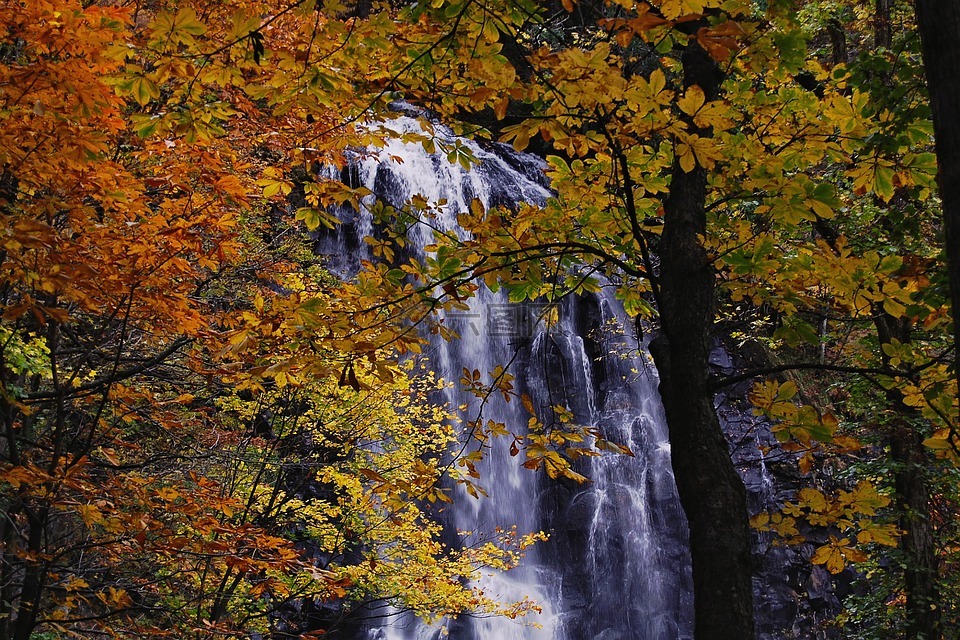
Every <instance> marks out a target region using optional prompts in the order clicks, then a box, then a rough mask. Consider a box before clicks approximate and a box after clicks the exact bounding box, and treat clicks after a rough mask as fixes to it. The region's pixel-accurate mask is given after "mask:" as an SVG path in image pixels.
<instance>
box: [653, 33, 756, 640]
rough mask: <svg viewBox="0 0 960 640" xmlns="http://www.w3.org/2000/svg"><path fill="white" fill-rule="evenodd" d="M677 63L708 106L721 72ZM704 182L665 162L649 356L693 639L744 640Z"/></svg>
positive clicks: (748, 620)
mask: <svg viewBox="0 0 960 640" xmlns="http://www.w3.org/2000/svg"><path fill="white" fill-rule="evenodd" d="M697 26H699V25H698V24H694V25H693V28H696V27H697ZM683 65H684V84H685V85H686V86H692V85H699V86H700V88H701V89H703V91H704V93H705V94H706V98H707V100H712V99H714V98H715V97H716V95H717V91H718V89H719V86H720V82H721V80H722V74H721V72H720V71H719V69H718V68H717V66H716V64H715V63H714V61H713V60H712V59H711V58H710V57H709V56H708V55H707V54H706V52H704V51H703V49H701V48H700V47H699V45H697V44H690V45H688V47H687V49H686V50H685V52H684V54H683ZM689 124H690V126H691V127H692V126H693V125H692V123H689ZM698 133H699V135H701V136H703V135H710V132H709V131H698ZM706 184H707V174H706V171H705V170H704V169H703V168H702V167H699V166H698V167H696V168H695V169H694V170H693V171H691V172H689V173H687V172H684V171H683V169H682V168H681V167H680V166H679V164H678V163H677V162H674V167H673V177H672V182H671V185H670V195H669V197H668V199H667V201H666V203H665V205H664V227H663V235H662V238H661V243H660V247H659V256H660V286H661V291H660V305H661V308H660V317H661V322H662V326H663V335H662V336H661V337H660V338H658V339H657V340H656V341H655V344H654V345H651V350H652V351H653V355H654V358H655V359H656V363H657V367H658V369H659V371H660V394H661V396H662V398H663V404H664V408H665V410H666V417H667V424H668V426H669V430H670V443H671V450H672V455H673V470H674V475H675V477H676V481H677V488H678V490H679V494H680V501H681V503H682V505H683V509H684V511H685V513H686V516H687V522H688V524H689V527H690V554H691V560H692V565H693V590H694V614H695V631H694V636H695V638H696V640H750V639H752V638H753V637H754V621H753V591H752V586H751V555H750V532H749V527H748V523H747V501H746V491H745V489H744V486H743V482H742V480H741V479H740V476H739V475H738V474H737V471H736V469H735V468H734V466H733V463H732V461H731V459H730V452H729V448H728V445H727V441H726V438H725V437H724V434H723V430H722V429H721V427H720V421H719V419H718V418H717V413H716V410H715V409H714V406H713V393H712V392H711V389H710V386H709V384H708V372H709V369H708V365H709V361H708V358H709V355H710V338H711V329H712V326H713V321H714V288H715V283H716V274H715V273H714V270H713V266H712V264H711V262H710V260H709V259H708V257H707V255H706V252H705V251H704V249H703V247H702V246H701V244H700V241H699V237H698V236H700V235H701V234H703V233H704V232H705V230H706V214H705V208H704V207H705V199H706Z"/></svg>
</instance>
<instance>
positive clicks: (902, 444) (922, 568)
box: [874, 310, 941, 640]
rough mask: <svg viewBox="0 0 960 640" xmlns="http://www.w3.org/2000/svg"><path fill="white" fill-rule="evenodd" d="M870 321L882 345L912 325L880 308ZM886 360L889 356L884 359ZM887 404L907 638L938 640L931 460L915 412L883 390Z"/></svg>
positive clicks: (903, 339) (903, 336)
mask: <svg viewBox="0 0 960 640" xmlns="http://www.w3.org/2000/svg"><path fill="white" fill-rule="evenodd" d="M874 323H875V325H876V328H877V337H878V338H879V340H880V344H881V345H885V344H890V342H891V341H892V340H893V339H896V340H897V341H899V342H900V343H901V344H906V343H907V342H909V341H910V324H909V322H907V321H906V319H899V318H894V317H893V316H891V315H889V314H887V313H883V312H882V311H880V310H878V312H877V314H876V316H875V320H874ZM884 359H885V360H887V359H888V358H887V357H886V356H884ZM887 400H888V401H889V403H890V407H891V410H892V412H893V420H892V423H891V424H890V425H889V429H890V433H889V443H890V457H891V458H892V459H893V460H894V462H896V463H897V470H896V472H895V474H894V488H895V489H896V493H897V508H898V510H899V511H900V529H901V530H902V531H903V536H902V538H901V540H900V542H901V548H902V549H903V552H904V553H905V554H906V556H907V562H906V566H904V568H903V583H904V584H903V590H904V595H905V596H906V605H905V609H906V617H907V629H906V632H907V637H908V638H916V639H918V640H919V639H922V640H939V638H940V637H941V635H940V607H939V602H940V593H939V589H938V588H937V576H938V575H939V566H938V563H937V553H936V546H935V544H934V531H933V525H932V523H931V521H930V489H929V486H928V484H927V479H926V473H925V470H926V469H927V468H928V467H929V462H930V461H929V456H928V455H927V452H926V449H925V448H924V446H923V436H922V435H921V433H920V431H919V429H917V427H916V424H915V420H918V419H920V417H919V416H917V415H916V413H917V412H916V410H915V409H912V408H910V407H908V406H907V405H905V404H904V403H903V396H902V395H901V394H900V392H899V391H898V390H897V389H891V390H889V391H887Z"/></svg>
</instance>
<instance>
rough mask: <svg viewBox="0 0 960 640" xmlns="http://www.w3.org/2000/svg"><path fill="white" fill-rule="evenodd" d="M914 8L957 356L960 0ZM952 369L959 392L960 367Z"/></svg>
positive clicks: (925, 1)
mask: <svg viewBox="0 0 960 640" xmlns="http://www.w3.org/2000/svg"><path fill="white" fill-rule="evenodd" d="M915 7H916V11H917V27H918V29H919V31H920V42H921V45H922V50H923V67H924V71H925V73H926V76H927V89H928V90H929V92H930V107H931V108H932V110H933V133H934V137H935V138H936V151H937V165H938V167H939V173H938V176H937V180H938V182H939V184H940V200H941V201H942V203H943V223H944V230H945V233H946V253H947V270H948V273H949V276H950V306H951V309H952V312H953V318H954V322H953V346H954V358H956V357H957V354H960V322H958V321H957V318H960V40H958V34H960V2H956V1H955V0H951V1H949V2H944V0H916V3H915ZM954 373H955V377H956V378H957V381H958V395H960V368H955V369H954Z"/></svg>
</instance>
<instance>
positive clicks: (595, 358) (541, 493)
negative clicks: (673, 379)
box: [318, 116, 692, 640]
mask: <svg viewBox="0 0 960 640" xmlns="http://www.w3.org/2000/svg"><path fill="white" fill-rule="evenodd" d="M384 126H389V127H390V128H391V129H393V130H396V131H400V132H419V131H421V127H420V124H419V122H418V121H417V120H416V119H414V118H411V117H407V116H402V117H399V118H397V119H395V120H391V121H390V122H389V124H388V125H384ZM436 135H437V137H438V138H439V139H440V141H441V142H443V143H446V144H447V145H451V144H455V143H456V140H455V139H454V137H453V135H452V133H451V132H450V131H449V130H447V129H444V128H443V127H441V126H439V125H437V127H436ZM460 144H462V145H464V146H466V147H467V148H469V149H470V151H471V152H472V153H473V155H474V156H475V157H476V158H477V160H478V161H479V164H478V165H476V166H474V167H473V168H472V169H471V170H469V171H468V170H465V169H464V168H463V167H461V166H459V165H457V164H452V163H450V162H449V161H448V160H447V158H446V157H445V155H443V154H436V153H434V154H430V153H426V152H425V151H424V149H423V147H422V145H420V144H416V143H403V142H401V141H399V140H394V141H391V142H389V143H388V144H387V145H386V146H385V147H384V148H383V149H381V150H379V151H377V152H375V153H371V154H369V155H365V156H364V157H361V158H358V160H357V162H356V164H355V166H354V167H353V168H352V169H351V171H352V172H353V175H352V176H351V180H352V181H355V182H356V183H358V184H362V185H364V186H366V187H367V188H369V189H370V190H371V191H373V192H374V193H375V194H376V196H377V197H379V198H381V199H382V200H384V201H386V202H387V203H389V204H391V205H393V206H397V207H399V206H401V205H402V204H403V203H405V202H407V201H408V200H409V199H410V198H411V197H412V196H414V195H420V196H423V197H425V198H426V199H427V200H428V201H430V202H431V203H439V202H443V201H445V202H446V204H445V205H444V206H442V207H441V208H440V214H439V215H438V217H437V219H436V221H435V222H436V224H437V226H438V227H439V228H440V229H442V230H444V231H449V232H453V233H458V234H461V237H462V234H463V233H464V232H463V230H461V229H459V228H458V227H457V223H456V216H457V214H458V213H461V212H463V211H465V210H466V209H467V207H468V205H469V203H470V201H471V200H472V199H473V198H478V199H480V200H481V201H482V202H483V204H484V206H485V207H491V206H497V205H511V204H516V203H518V202H521V201H525V202H532V203H542V202H544V201H545V199H546V198H548V197H549V195H550V194H549V192H548V191H547V190H546V188H545V186H544V183H543V178H542V175H543V166H544V165H543V162H542V161H541V160H539V159H537V158H535V157H533V156H529V155H525V154H518V153H515V152H514V151H513V150H512V149H510V148H509V147H505V146H501V145H490V146H485V147H481V146H479V145H478V144H476V143H474V142H471V141H466V140H461V141H460ZM355 215H356V217H355V219H354V220H352V221H351V222H350V223H349V224H344V225H341V227H340V229H339V230H338V231H337V232H336V234H331V235H330V236H327V237H325V238H321V239H320V240H318V250H319V251H320V252H322V253H326V254H328V255H330V256H351V255H353V256H355V255H356V252H357V251H358V250H359V247H361V246H362V242H361V239H362V237H363V236H364V235H366V234H370V233H372V232H373V229H372V223H371V218H370V214H369V212H367V211H363V210H362V211H360V212H357V213H356V214H355ZM410 242H411V244H413V245H414V246H415V250H416V251H420V252H422V251H423V247H424V246H425V245H427V244H429V242H430V236H429V234H428V233H427V232H425V231H424V230H422V229H421V230H418V231H416V232H414V233H413V234H412V235H411V237H410ZM350 260H355V258H349V257H345V258H342V263H341V264H340V265H339V268H340V269H342V270H343V271H344V272H349V271H350V270H351V268H352V265H350V264H349V262H350ZM335 266H337V265H335ZM469 306H470V308H469V311H462V312H458V314H456V315H455V316H453V315H452V316H449V317H448V318H446V319H445V321H446V322H447V323H448V324H450V325H451V326H454V328H456V329H457V330H458V331H459V333H460V335H461V338H460V339H459V340H455V341H450V342H445V341H442V340H439V339H438V340H437V341H436V342H434V343H433V344H432V345H431V347H432V348H431V349H430V353H429V356H430V358H431V361H432V363H433V367H434V368H435V370H436V372H437V373H438V374H439V375H441V376H443V377H444V378H445V379H447V380H452V381H456V380H458V379H459V377H460V375H461V371H462V369H463V368H467V369H470V370H473V369H479V370H480V371H481V372H487V371H491V370H493V368H494V367H495V366H496V365H498V364H499V365H504V364H506V363H508V362H512V363H513V365H512V372H513V374H514V375H516V377H517V383H518V387H519V390H520V391H523V392H526V393H527V394H529V395H530V397H531V398H532V399H533V402H534V404H535V406H538V407H541V408H543V407H547V406H550V405H557V404H560V405H564V406H566V407H568V408H569V409H570V410H571V411H572V412H573V413H574V415H575V416H576V419H577V420H578V421H579V422H581V423H584V424H592V425H596V426H598V427H599V428H600V429H601V430H602V431H603V433H604V435H605V436H606V437H607V439H609V440H611V441H613V442H617V443H620V444H623V445H626V446H627V447H629V448H630V449H631V450H632V451H633V452H634V453H635V456H633V457H630V456H625V455H614V454H606V455H603V456H601V457H598V458H590V459H588V460H586V461H584V462H583V463H582V466H581V467H578V471H579V472H581V473H583V474H584V475H586V476H588V477H589V478H590V479H591V481H592V482H591V483H589V484H586V485H583V486H574V485H573V484H572V483H570V482H566V481H555V480H548V479H546V478H544V477H543V475H542V472H541V473H536V472H533V471H530V470H528V469H524V468H522V467H521V464H520V463H521V462H522V459H523V456H522V455H521V456H517V457H512V456H510V455H509V451H508V450H507V447H508V443H507V442H506V441H504V442H498V443H496V444H495V445H494V446H493V448H492V450H491V452H490V454H489V455H488V457H487V459H486V460H485V461H484V463H483V467H482V469H481V473H482V475H483V485H484V486H485V487H486V488H487V490H488V491H489V493H490V496H489V497H488V498H482V499H479V500H478V499H474V498H471V497H468V496H467V495H466V494H464V495H460V496H457V499H456V500H455V504H454V505H453V507H452V508H451V509H450V510H448V512H447V513H448V514H449V518H450V519H451V520H450V522H449V523H448V524H449V525H450V527H451V529H457V530H468V531H474V532H479V533H481V534H482V533H483V532H484V531H490V530H492V529H493V528H494V527H496V526H498V525H499V526H509V525H516V526H517V528H518V530H519V531H520V532H521V533H526V532H533V531H537V530H544V531H547V532H548V533H549V534H550V539H549V541H547V542H544V543H541V544H539V545H536V546H535V547H534V549H533V550H532V551H530V552H529V553H528V555H527V556H526V558H525V560H524V563H523V565H522V566H521V567H519V568H518V569H515V570H513V571H510V572H508V573H505V574H495V575H487V576H485V577H484V578H483V585H482V586H483V588H484V589H485V590H486V591H487V593H489V594H491V595H495V596H499V597H501V598H503V599H505V600H511V599H518V598H520V597H522V596H530V597H531V598H533V599H535V600H537V601H538V602H539V603H540V604H541V606H542V608H543V612H542V614H539V615H535V616H528V617H527V620H526V622H525V623H523V622H518V621H513V620H509V619H506V618H479V619H475V618H470V617H461V618H458V619H456V620H448V621H445V622H443V623H442V624H440V625H435V626H427V625H424V624H422V623H419V622H418V621H416V620H414V619H410V618H409V617H405V616H398V617H395V618H392V619H391V620H389V621H388V622H381V623H378V624H379V626H375V627H371V628H368V629H367V631H366V632H365V633H366V636H365V639H366V640H428V639H430V640H433V639H435V638H439V637H442V636H443V635H448V636H449V637H450V638H453V639H454V640H683V639H686V638H690V637H691V629H692V603H691V595H690V593H691V585H690V577H689V576H690V571H689V558H688V554H687V550H686V542H685V538H686V524H685V522H684V520H683V516H682V511H681V509H680V505H679V502H678V499H677V495H676V489H675V487H674V482H673V475H672V470H671V466H670V446H669V443H668V441H667V433H666V426H665V424H664V418H663V411H662V408H661V406H660V403H659V396H658V394H657V373H656V370H655V369H654V367H653V365H652V362H651V360H650V358H649V356H648V355H647V354H646V353H645V352H644V351H643V349H642V345H638V342H637V337H636V335H635V334H634V329H633V327H634V323H633V320H632V319H629V318H627V317H626V315H625V313H624V312H623V309H622V307H621V305H620V304H619V302H618V301H616V300H615V298H614V296H613V292H612V290H609V291H608V290H607V289H604V290H603V291H602V292H601V293H599V294H595V295H589V296H582V297H571V298H569V299H567V300H565V301H564V302H563V303H562V304H561V305H560V308H559V315H560V319H559V322H557V323H556V324H554V325H553V326H550V327H546V326H544V324H543V323H542V322H537V317H538V313H537V311H538V308H537V307H536V306H533V307H531V306H530V305H527V306H521V305H509V304H507V302H506V301H505V299H504V298H503V296H502V295H495V294H493V293H491V292H490V291H488V290H486V289H481V290H480V291H479V292H478V294H477V295H476V297H474V298H473V299H472V300H470V302H469ZM638 347H639V348H638ZM448 394H449V396H448V398H447V399H448V400H449V401H450V402H451V404H452V405H453V406H458V405H461V404H465V405H466V409H465V419H466V420H471V419H473V418H475V417H476V413H477V412H478V411H479V407H478V406H477V401H476V400H475V399H473V400H471V399H469V398H467V397H465V396H463V395H462V394H460V393H459V392H457V391H456V390H455V389H451V390H449V391H448ZM483 412H484V419H487V418H492V419H494V420H496V421H499V422H503V423H505V424H506V425H507V426H508V428H510V429H522V427H523V426H524V425H526V423H527V418H528V417H529V416H528V415H527V414H526V412H525V410H524V409H523V407H522V406H521V403H519V402H516V401H514V402H510V403H506V402H503V401H493V402H490V403H488V404H487V405H486V406H485V407H484V408H483ZM532 618H535V619H532ZM531 623H535V624H536V625H538V627H534V626H531Z"/></svg>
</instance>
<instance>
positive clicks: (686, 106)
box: [677, 85, 706, 116]
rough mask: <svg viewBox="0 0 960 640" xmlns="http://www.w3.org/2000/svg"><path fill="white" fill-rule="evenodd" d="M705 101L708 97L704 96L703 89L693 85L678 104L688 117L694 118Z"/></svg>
mask: <svg viewBox="0 0 960 640" xmlns="http://www.w3.org/2000/svg"><path fill="white" fill-rule="evenodd" d="M705 100H706V97H705V96H704V94H703V89H701V88H700V87H699V86H698V85H693V86H692V87H690V88H688V89H687V91H686V93H684V94H683V97H682V98H680V100H678V101H677V104H678V105H679V106H680V110H681V111H683V112H684V113H685V114H687V115H688V116H692V115H693V114H695V113H696V112H697V111H699V109H700V107H702V106H703V103H704V101H705Z"/></svg>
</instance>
